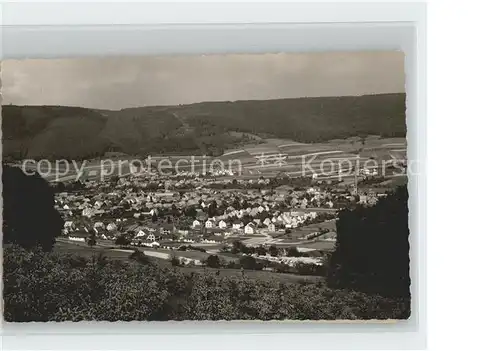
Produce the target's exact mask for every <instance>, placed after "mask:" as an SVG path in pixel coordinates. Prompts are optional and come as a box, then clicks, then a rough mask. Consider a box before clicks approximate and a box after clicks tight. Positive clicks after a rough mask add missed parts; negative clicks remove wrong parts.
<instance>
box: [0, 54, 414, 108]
mask: <svg viewBox="0 0 500 351" xmlns="http://www.w3.org/2000/svg"><path fill="white" fill-rule="evenodd" d="M404 61H405V55H404V53H403V52H401V51H359V52H330V53H275V54H226V55H172V56H162V57H157V56H146V57H132V56H131V57H107V58H106V57H104V58H72V59H26V60H4V61H2V97H3V101H4V103H5V104H13V105H27V106H40V105H52V106H74V107H86V108H94V109H106V110H120V109H125V108H132V107H143V106H174V105H187V104H193V103H200V102H209V101H218V102H223V101H241V100H246V101H253V100H276V99H286V98H290V99H293V98H300V97H341V96H362V95H374V94H389V93H404V92H405V72H404Z"/></svg>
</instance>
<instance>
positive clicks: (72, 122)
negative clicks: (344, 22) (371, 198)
mask: <svg viewBox="0 0 500 351" xmlns="http://www.w3.org/2000/svg"><path fill="white" fill-rule="evenodd" d="M2 120H3V126H2V128H3V139H4V140H3V147H4V149H3V150H4V156H7V157H11V158H14V159H20V158H25V157H30V158H91V157H95V156H100V155H103V154H104V152H106V151H121V152H125V153H128V154H132V155H146V154H148V153H160V152H172V151H176V152H182V151H185V152H191V153H195V152H197V153H201V152H203V153H204V152H207V151H210V150H212V151H213V150H216V151H220V150H224V149H226V150H227V149H228V148H231V147H233V146H234V145H236V144H238V143H240V142H242V141H243V140H242V134H238V133H231V132H243V133H251V134H255V135H259V136H266V137H276V138H284V139H291V140H296V141H301V142H316V141H324V140H329V139H334V138H344V137H348V136H352V135H360V134H379V135H383V136H405V135H406V121H405V94H382V95H366V96H359V97H349V96H347V97H321V98H299V99H280V100H262V101H236V102H205V103H197V104H191V105H181V106H151V107H139V108H129V109H123V110H120V111H106V110H96V109H85V108H77V107H60V106H11V105H7V106H3V109H2Z"/></svg>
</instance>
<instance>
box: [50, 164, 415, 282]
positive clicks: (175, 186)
mask: <svg viewBox="0 0 500 351" xmlns="http://www.w3.org/2000/svg"><path fill="white" fill-rule="evenodd" d="M275 166H276V165H275ZM282 166H283V165H282V164H279V165H277V166H276V167H275V168H274V172H273V171H272V169H270V168H267V171H268V172H267V173H262V172H258V173H255V172H253V174H252V175H250V173H248V172H246V173H245V174H244V175H242V174H238V175H236V174H232V173H231V174H228V172H227V171H225V172H224V171H214V170H212V171H211V172H203V173H201V172H200V171H196V170H185V171H182V172H179V173H174V172H170V173H165V172H161V170H159V169H157V168H155V167H152V168H151V167H150V168H149V169H148V170H146V171H142V172H132V173H128V174H127V175H126V176H121V177H119V176H116V175H113V176H110V177H106V178H103V179H98V177H94V178H92V177H90V178H88V179H80V180H78V181H74V182H65V183H63V182H59V183H53V184H54V187H55V188H56V196H55V207H56V209H57V210H58V211H59V212H60V213H61V215H62V217H63V219H64V228H63V232H62V234H61V237H59V238H58V244H59V245H80V246H86V247H87V248H94V249H97V248H101V249H106V250H112V251H116V252H123V253H126V252H130V253H133V252H134V250H135V251H138V250H140V251H141V252H143V253H144V254H145V255H146V256H151V257H155V259H159V260H163V261H165V262H168V263H171V264H172V265H177V266H185V267H211V268H218V269H221V268H227V269H250V270H265V271H270V272H281V273H294V274H302V275H316V274H318V275H319V274H322V273H321V266H322V265H323V262H324V260H325V257H327V255H328V254H329V253H331V252H333V251H334V249H335V239H336V218H337V215H338V212H339V211H341V210H342V209H345V208H350V207H354V206H355V205H357V204H362V205H365V206H372V205H374V204H376V203H377V201H378V200H379V199H380V198H382V197H385V196H386V195H387V193H388V192H389V191H391V187H392V185H391V184H392V183H391V182H390V181H389V182H388V181H387V179H388V178H387V177H383V176H382V175H381V174H379V173H378V172H377V170H376V169H372V170H370V169H366V168H361V169H358V170H356V174H355V175H354V177H351V178H350V180H349V181H348V180H347V179H345V180H344V181H342V180H339V179H338V178H335V177H326V178H321V177H317V175H316V174H312V175H307V176H295V177H291V176H289V175H288V174H287V173H285V172H282V171H278V170H279V169H280V167H282ZM292 166H293V167H296V166H297V165H292ZM248 168H249V169H252V167H248ZM270 170H271V171H270ZM250 172H252V171H250ZM399 178H406V177H399ZM236 272H239V271H236Z"/></svg>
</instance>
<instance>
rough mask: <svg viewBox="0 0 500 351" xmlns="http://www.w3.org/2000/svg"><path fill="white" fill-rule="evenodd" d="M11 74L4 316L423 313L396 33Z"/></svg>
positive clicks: (335, 317)
mask: <svg viewBox="0 0 500 351" xmlns="http://www.w3.org/2000/svg"><path fill="white" fill-rule="evenodd" d="M1 76H2V77H1V84H2V86H1V93H2V118H1V119H2V208H3V217H2V218H3V226H2V248H3V268H2V269H3V273H2V279H3V282H2V285H3V314H4V315H3V317H4V320H5V321H8V322H48V321H51V322H52V321H56V322H64V321H190V320H194V321H199V320H208V321H237V320H255V321H272V320H279V321H296V320H300V321H352V320H362V321H380V322H387V321H394V322H397V321H399V320H407V319H408V318H410V316H411V315H412V311H411V294H410V288H411V283H412V282H411V279H410V242H411V240H410V231H409V223H408V222H409V221H408V218H409V215H408V211H409V209H408V197H409V193H408V190H407V185H408V176H409V173H410V172H411V170H412V167H411V165H412V163H411V159H410V160H408V159H407V139H406V137H407V118H406V115H407V114H406V108H407V98H406V93H405V54H404V53H403V52H402V51H349V52H348V51H339V52H314V53H313V52H311V53H307V52H304V53H268V54H210V55H170V56H169V55H165V56H116V57H84V58H61V59H55V58H54V59H47V58H46V59H19V60H18V59H16V60H14V59H9V60H4V61H2V67H1ZM413 234H414V233H412V235H413Z"/></svg>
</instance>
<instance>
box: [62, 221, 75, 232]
mask: <svg viewBox="0 0 500 351" xmlns="http://www.w3.org/2000/svg"><path fill="white" fill-rule="evenodd" d="M64 229H67V230H68V231H73V230H74V229H75V223H74V222H73V221H66V222H64Z"/></svg>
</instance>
